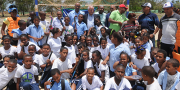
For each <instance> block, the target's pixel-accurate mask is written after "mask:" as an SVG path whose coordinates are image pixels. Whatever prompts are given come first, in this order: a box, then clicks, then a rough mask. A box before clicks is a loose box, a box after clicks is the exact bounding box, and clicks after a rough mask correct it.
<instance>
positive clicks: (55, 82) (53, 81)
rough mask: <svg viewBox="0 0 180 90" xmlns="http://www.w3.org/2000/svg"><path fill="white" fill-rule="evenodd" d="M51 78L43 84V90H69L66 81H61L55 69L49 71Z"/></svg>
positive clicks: (58, 72)
mask: <svg viewBox="0 0 180 90" xmlns="http://www.w3.org/2000/svg"><path fill="white" fill-rule="evenodd" d="M51 76H52V77H50V78H49V79H48V81H46V82H45V83H44V87H45V90H71V87H70V86H69V83H68V81H67V80H65V79H64V80H63V79H61V74H60V71H59V70H58V69H57V68H56V69H52V70H51ZM51 85H52V86H51Z"/></svg>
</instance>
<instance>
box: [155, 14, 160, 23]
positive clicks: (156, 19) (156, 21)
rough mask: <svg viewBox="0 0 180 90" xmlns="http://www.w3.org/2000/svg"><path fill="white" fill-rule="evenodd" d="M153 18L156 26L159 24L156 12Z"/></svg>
mask: <svg viewBox="0 0 180 90" xmlns="http://www.w3.org/2000/svg"><path fill="white" fill-rule="evenodd" d="M154 18H155V25H156V26H158V25H159V19H158V17H157V15H156V14H155V16H154Z"/></svg>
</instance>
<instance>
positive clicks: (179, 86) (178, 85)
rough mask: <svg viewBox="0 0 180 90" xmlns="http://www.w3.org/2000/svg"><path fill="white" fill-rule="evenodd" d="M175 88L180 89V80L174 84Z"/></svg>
mask: <svg viewBox="0 0 180 90" xmlns="http://www.w3.org/2000/svg"><path fill="white" fill-rule="evenodd" d="M175 88H176V89H177V90H179V89H180V82H179V83H178V84H177V85H176V87H175Z"/></svg>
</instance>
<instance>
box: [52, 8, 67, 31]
mask: <svg viewBox="0 0 180 90" xmlns="http://www.w3.org/2000/svg"><path fill="white" fill-rule="evenodd" d="M60 20H61V21H62V22H63V24H65V23H64V19H63V18H62V12H61V10H58V11H57V17H55V18H54V19H53V22H52V27H53V28H59V29H60V31H62V29H63V27H62V25H61V22H60Z"/></svg>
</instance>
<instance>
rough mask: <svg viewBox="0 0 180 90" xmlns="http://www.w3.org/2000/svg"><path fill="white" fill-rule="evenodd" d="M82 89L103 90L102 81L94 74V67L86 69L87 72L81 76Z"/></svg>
mask: <svg viewBox="0 0 180 90" xmlns="http://www.w3.org/2000/svg"><path fill="white" fill-rule="evenodd" d="M82 88H83V90H87V89H88V90H103V83H102V82H101V80H100V79H99V77H98V76H96V75H95V70H94V68H92V67H90V68H88V69H87V74H86V75H85V76H83V77H82Z"/></svg>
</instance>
